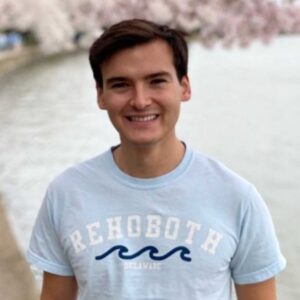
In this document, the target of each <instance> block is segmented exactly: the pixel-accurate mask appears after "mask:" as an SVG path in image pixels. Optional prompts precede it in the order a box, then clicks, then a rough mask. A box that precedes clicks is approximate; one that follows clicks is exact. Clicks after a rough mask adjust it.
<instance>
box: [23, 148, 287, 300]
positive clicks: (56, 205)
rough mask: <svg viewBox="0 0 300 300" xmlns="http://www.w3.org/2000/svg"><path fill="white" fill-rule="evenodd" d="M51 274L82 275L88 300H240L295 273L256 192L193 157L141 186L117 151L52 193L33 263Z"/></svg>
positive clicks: (34, 241) (39, 224) (55, 185)
mask: <svg viewBox="0 0 300 300" xmlns="http://www.w3.org/2000/svg"><path fill="white" fill-rule="evenodd" d="M27 256H28V260H29V261H30V262H31V263H32V264H34V265H36V266H37V267H39V268H41V269H42V270H44V271H47V272H50V273H54V274H58V275H65V276H70V275H75V276H76V278H77V282H78V285H79V299H80V300H100V299H101V300H112V299H114V300H116V299H118V300H121V299H124V300H125V299H126V300H129V299H130V300H146V299H147V300H148V299H152V300H171V299H172V300H173V299H189V300H195V299H201V300H202V299H205V300H229V299H231V286H232V280H233V281H234V282H235V283H238V284H247V283H256V282H260V281H263V280H266V279H268V278H271V277H273V276H275V275H276V274H277V273H279V272H280V271H281V270H282V269H284V267H285V264H286V262H285V259H284V258H283V256H282V255H281V252H280V249H279V245H278V242H277V239H276V236H275V232H274V228H273V224H272V220H271V217H270V214H269V212H268V210H267V208H266V205H265V204H264V202H263V200H262V199H261V197H260V195H259V194H258V193H257V191H256V189H255V188H254V187H253V186H252V185H251V184H249V183H248V182H247V181H246V180H244V179H242V178H241V177H240V176H238V175H236V174H235V173H234V172H232V171H230V170H229V169H227V168H226V167H225V166H224V165H222V164H221V163H219V162H218V161H216V160H213V159H211V158H208V157H206V156H205V155H203V154H201V153H199V152H196V151H193V150H192V149H190V148H189V147H187V148H186V152H185V156H184V158H183V160H182V161H181V163H180V164H179V165H178V166H177V167H176V169H174V170H173V171H172V172H170V173H168V174H166V175H163V176H160V177H156V178H152V179H139V178H134V177H131V176H129V175H127V174H125V173H123V172H122V171H121V170H120V169H119V168H118V166H117V165H116V164H115V162H114V159H113V155H112V152H111V150H109V151H107V152H105V153H104V154H102V155H99V156H97V157H95V158H93V159H90V160H88V161H86V162H83V163H81V164H79V165H76V166H74V167H72V168H70V169H68V170H66V171H65V172H64V173H63V174H61V175H60V176H58V177H57V178H56V179H55V180H54V181H53V182H52V183H51V184H50V186H49V188H48V190H47V193H46V196H45V199H44V202H43V204H42V207H41V209H40V212H39V215H38V218H37V221H36V224H35V226H34V230H33V233H32V238H31V242H30V248H29V250H28V253H27Z"/></svg>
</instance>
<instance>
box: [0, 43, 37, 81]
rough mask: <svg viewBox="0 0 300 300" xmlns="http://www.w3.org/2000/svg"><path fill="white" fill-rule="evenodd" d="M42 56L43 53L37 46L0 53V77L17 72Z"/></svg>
mask: <svg viewBox="0 0 300 300" xmlns="http://www.w3.org/2000/svg"><path fill="white" fill-rule="evenodd" d="M41 56H42V53H41V51H40V49H39V48H38V47H36V46H31V47H20V48H16V49H13V50H6V51H0V75H3V74H5V73H7V72H10V71H12V70H15V69H16V68H18V67H20V66H22V65H25V64H28V63H30V62H31V61H33V60H36V59H37V58H39V57H41Z"/></svg>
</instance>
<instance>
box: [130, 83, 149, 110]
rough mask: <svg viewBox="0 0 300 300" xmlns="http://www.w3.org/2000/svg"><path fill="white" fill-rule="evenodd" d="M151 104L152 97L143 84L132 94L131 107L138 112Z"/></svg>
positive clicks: (136, 87)
mask: <svg viewBox="0 0 300 300" xmlns="http://www.w3.org/2000/svg"><path fill="white" fill-rule="evenodd" d="M150 103H151V97H150V95H149V94H148V92H147V89H146V88H145V87H144V86H143V85H142V84H140V85H136V86H135V88H134V90H133V93H132V97H131V101H130V105H131V106H133V107H134V108H136V109H138V110H142V109H144V108H146V107H147V106H148V105H150Z"/></svg>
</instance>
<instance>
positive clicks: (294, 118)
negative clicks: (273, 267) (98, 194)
mask: <svg viewBox="0 0 300 300" xmlns="http://www.w3.org/2000/svg"><path fill="white" fill-rule="evenodd" d="M190 51H191V60H190V77H191V81H192V88H193V96H192V100H191V101H190V102H188V103H184V104H183V107H182V116H181V119H180V122H179V124H178V134H179V136H180V137H181V138H182V139H183V140H185V141H186V142H187V143H189V144H190V145H192V146H193V147H194V148H196V149H199V150H201V151H202V152H205V153H208V154H209V155H211V156H213V157H215V158H217V159H220V160H222V161H223V162H225V164H227V165H228V166H229V167H231V168H232V169H234V170H235V171H237V172H238V173H240V174H241V175H243V176H244V177H246V178H247V179H248V180H250V181H252V182H253V183H254V184H255V185H256V186H257V188H258V190H259V191H260V192H261V194H262V195H263V197H264V198H265V200H266V202H267V204H268V206H269V208H270V211H271V214H272V216H273V219H274V223H275V227H276V231H277V233H278V237H279V240H280V243H281V247H282V251H283V253H284V255H285V256H286V258H287V260H288V268H287V269H286V271H285V272H284V273H282V275H280V277H279V279H278V290H279V299H285V300H294V299H295V300H296V299H300V287H299V281H300V272H299V268H298V264H299V261H300V254H299V253H300V239H299V234H298V232H297V227H298V226H299V225H300V221H299V218H298V215H299V212H300V204H299V203H298V200H299V199H300V187H299V186H300V185H299V181H300V155H299V153H300V130H299V128H300V119H299V115H300V102H299V100H300V58H299V53H300V37H282V38H280V39H277V40H276V41H275V42H274V43H273V44H272V45H271V46H269V47H263V46H261V45H260V44H255V45H253V46H252V47H251V48H250V49H247V50H241V49H234V50H231V51H226V50H224V49H220V48H215V49H214V50H213V51H211V50H210V51H208V50H205V49H202V48H201V47H200V46H199V45H198V44H197V43H192V44H191V47H190ZM0 125H1V127H0V153H1V156H0V182H1V186H0V192H1V193H2V194H3V196H4V198H5V205H6V207H7V210H8V213H9V217H10V220H11V222H12V225H13V229H14V232H15V234H16V236H17V239H18V242H19V244H20V246H21V248H22V249H23V250H25V249H26V248H27V246H28V241H29V237H30V232H31V229H32V226H33V222H34V219H35V216H36V214H37V211H38V208H39V206H40V204H41V200H42V197H43V195H44V192H45V189H46V187H47V184H48V182H49V181H50V180H51V179H52V178H53V177H54V176H55V175H56V174H58V173H59V172H61V171H62V170H63V169H64V168H66V167H67V166H70V165H72V164H74V163H76V162H79V161H82V160H85V159H87V158H89V157H91V156H94V155H97V154H98V153H100V152H102V151H104V150H106V149H107V148H108V147H109V146H111V145H112V144H116V143H117V142H118V137H117V135H116V133H115V132H114V130H113V128H112V127H111V125H110V123H109V121H108V118H107V116H106V114H105V112H103V111H100V110H99V109H98V108H97V105H96V93H95V90H94V83H93V79H92V76H91V72H90V70H89V65H88V60H87V54H86V53H84V52H82V53H77V54H74V55H69V56H56V57H53V58H50V59H46V60H44V61H40V62H36V63H33V64H31V65H30V66H27V67H25V68H22V69H19V70H18V71H16V72H14V73H11V74H10V75H9V76H6V77H2V78H0Z"/></svg>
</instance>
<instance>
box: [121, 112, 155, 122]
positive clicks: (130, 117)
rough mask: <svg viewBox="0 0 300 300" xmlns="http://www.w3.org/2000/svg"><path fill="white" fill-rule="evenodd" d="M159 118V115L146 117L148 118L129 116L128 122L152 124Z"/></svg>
mask: <svg viewBox="0 0 300 300" xmlns="http://www.w3.org/2000/svg"><path fill="white" fill-rule="evenodd" d="M158 117H159V114H151V115H146V116H136V115H132V116H127V117H126V118H127V120H129V121H131V122H150V121H154V120H156V119H157V118H158Z"/></svg>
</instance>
